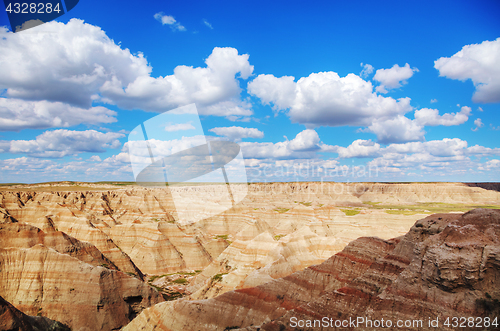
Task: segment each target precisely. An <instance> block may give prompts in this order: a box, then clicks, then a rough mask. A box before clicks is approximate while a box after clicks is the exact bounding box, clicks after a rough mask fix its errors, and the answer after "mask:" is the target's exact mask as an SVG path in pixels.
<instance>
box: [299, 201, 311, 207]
mask: <svg viewBox="0 0 500 331" xmlns="http://www.w3.org/2000/svg"><path fill="white" fill-rule="evenodd" d="M299 203H300V204H301V205H304V206H307V207H311V205H312V202H299Z"/></svg>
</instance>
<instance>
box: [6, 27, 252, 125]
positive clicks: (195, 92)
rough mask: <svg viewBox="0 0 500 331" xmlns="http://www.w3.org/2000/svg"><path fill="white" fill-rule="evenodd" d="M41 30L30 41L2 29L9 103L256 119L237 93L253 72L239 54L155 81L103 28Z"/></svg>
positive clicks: (219, 54) (214, 57)
mask: <svg viewBox="0 0 500 331" xmlns="http://www.w3.org/2000/svg"><path fill="white" fill-rule="evenodd" d="M165 19H166V20H167V21H168V18H165ZM38 29H40V32H41V33H37V34H30V33H25V34H24V33H12V32H8V31H7V29H6V28H3V27H1V28H0V68H2V70H0V90H1V89H5V90H6V91H5V96H7V97H9V98H17V99H23V100H29V101H40V100H45V101H49V102H62V103H67V104H70V105H72V106H74V107H79V108H85V109H90V107H91V106H92V103H93V102H105V103H109V104H114V105H117V106H118V107H120V108H122V109H141V110H145V111H155V112H164V111H167V110H171V109H173V108H177V107H180V106H183V105H187V104H191V103H196V104H197V106H198V107H199V111H200V113H201V114H210V115H212V114H214V115H217V116H238V119H240V120H241V117H242V116H249V115H251V114H253V112H252V110H251V107H249V106H248V103H245V102H243V101H241V100H240V93H241V88H240V86H239V79H240V78H241V79H248V77H250V76H251V75H252V72H253V66H252V65H250V63H249V61H248V58H249V56H248V54H238V51H237V50H236V49H234V48H229V47H226V48H217V47H216V48H214V49H213V51H212V54H210V56H208V58H207V59H206V60H205V63H206V67H191V66H185V65H179V66H177V67H176V68H175V69H174V74H173V75H167V76H159V77H156V78H155V77H151V72H152V67H151V66H150V65H149V64H148V63H147V60H146V59H145V57H144V56H143V55H142V54H141V53H138V54H132V53H131V52H130V51H129V50H128V49H123V48H122V47H121V46H120V45H118V44H116V43H115V42H114V41H113V40H112V39H110V38H109V37H108V36H107V35H106V33H105V32H104V31H103V30H102V29H101V28H99V27H97V26H94V25H91V24H87V23H84V22H83V21H82V20H78V19H72V20H70V21H69V22H68V23H66V24H64V23H59V22H55V21H52V22H49V23H46V24H43V25H41V26H40V27H38ZM42 32H51V33H42ZM40 36H43V38H41V37H40ZM94 111H95V110H94ZM233 112H236V114H234V113H233Z"/></svg>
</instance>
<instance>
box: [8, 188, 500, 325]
mask: <svg viewBox="0 0 500 331" xmlns="http://www.w3.org/2000/svg"><path fill="white" fill-rule="evenodd" d="M232 189H234V190H235V191H234V192H236V193H235V194H240V193H241V192H248V194H247V196H246V197H245V198H244V199H243V200H242V201H241V202H239V203H238V204H236V205H234V206H232V207H231V208H229V209H227V210H225V209H226V207H227V206H225V205H224V203H222V202H221V201H220V199H219V197H218V196H217V194H218V192H219V191H220V188H218V187H217V186H214V185H198V186H187V187H172V188H142V187H139V186H135V185H132V186H113V185H108V184H106V185H102V184H86V183H69V182H68V183H63V184H60V183H59V184H39V185H33V186H26V185H25V186H19V185H18V186H15V187H2V188H0V223H2V224H0V225H1V227H0V296H2V297H3V298H4V299H6V300H7V301H8V302H10V303H11V304H12V305H13V306H14V307H15V308H17V309H19V310H20V311H22V312H23V313H24V314H27V315H41V316H45V317H48V318H51V319H55V320H58V321H60V322H62V323H65V324H67V325H69V326H71V327H72V328H73V329H74V330H78V329H82V330H83V329H84V327H87V328H88V329H89V330H112V329H117V328H120V327H122V326H124V325H125V324H127V323H128V322H129V321H130V320H131V319H132V318H133V317H134V316H135V315H136V314H138V313H139V312H140V311H141V309H143V308H145V307H148V306H150V305H152V304H155V303H158V302H160V301H162V296H161V295H160V294H159V293H158V292H157V291H156V290H155V288H156V289H158V290H160V291H162V292H163V295H164V297H165V298H166V299H167V300H171V299H177V298H179V297H182V296H187V298H189V299H197V300H199V299H210V298H214V297H216V299H219V298H224V296H220V295H221V294H223V293H225V292H229V291H233V290H244V289H249V288H258V286H264V285H266V284H268V283H269V282H271V281H278V280H281V279H286V277H287V276H289V275H291V274H293V273H294V272H297V271H299V270H302V269H304V268H306V267H308V266H311V265H313V264H318V263H321V262H322V261H324V260H326V259H328V258H329V257H331V256H332V255H333V254H335V253H338V252H339V251H341V250H342V249H343V248H344V247H345V246H346V245H347V244H348V243H349V242H351V241H352V240H354V239H356V238H358V237H363V236H376V237H379V238H382V239H389V238H392V237H398V236H401V235H404V234H405V233H406V232H407V231H408V229H410V227H411V226H412V224H414V222H415V221H416V220H417V219H420V218H423V217H425V216H426V215H428V214H429V213H430V211H429V210H427V208H431V207H429V206H430V204H434V203H447V204H450V205H449V206H452V205H451V204H461V205H464V204H468V205H482V204H489V205H499V204H500V193H499V192H498V191H496V189H497V187H496V186H495V185H493V184H488V185H484V184H467V185H466V184H459V183H432V184H377V183H353V184H341V183H273V184H252V185H246V184H245V185H240V186H238V185H234V186H233V187H232ZM173 197H182V199H180V201H179V199H174V198H173ZM422 203H423V204H422ZM416 205H418V206H417V207H418V208H416V209H415V206H416ZM395 206H396V207H395ZM398 206H403V207H398ZM405 206H407V207H405ZM453 206H454V205H453ZM435 207H436V206H434V207H433V208H435ZM394 208H396V209H394ZM398 208H399V209H398ZM450 208H451V207H450ZM214 210H215V211H223V212H221V213H219V214H214V213H213V211H214ZM179 215H181V216H182V217H180V216H179ZM186 215H188V216H189V215H192V218H189V217H187V218H186ZM200 215H206V216H209V217H207V218H204V219H203V218H200ZM377 240H378V239H377ZM384 245H389V246H390V245H393V243H392V242H391V243H390V244H383V245H382V246H384ZM384 247H385V246H384ZM363 254H365V253H363ZM366 254H368V253H366ZM370 254H372V253H370ZM306 270H308V269H306ZM283 277H285V278H283ZM148 283H149V285H151V286H149V285H148ZM231 293H234V292H231ZM242 293H243V292H242ZM277 295H281V294H277ZM208 301H209V302H212V301H210V300H208ZM68 302H72V303H74V305H68V304H67V303H68ZM183 302H184V301H175V302H170V303H165V304H162V305H164V306H166V307H167V306H168V307H175V306H176V305H183V304H185V303H183ZM193 302H197V301H193ZM168 309H173V308H168ZM75 311H76V312H78V314H75ZM179 316H181V315H179ZM249 316H251V314H250V315H249ZM280 316H281V315H280ZM274 317H277V316H274V315H273V318H274ZM249 318H250V317H249ZM262 322H265V320H263V321H262ZM230 326H232V325H230Z"/></svg>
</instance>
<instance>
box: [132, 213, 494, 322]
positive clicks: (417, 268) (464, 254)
mask: <svg viewBox="0 0 500 331" xmlns="http://www.w3.org/2000/svg"><path fill="white" fill-rule="evenodd" d="M499 238H500V210H488V209H476V210H473V211H471V212H468V213H465V214H463V215H460V214H435V215H431V216H428V217H426V218H424V219H422V220H420V221H418V222H417V223H415V225H414V226H413V227H412V228H411V230H410V231H409V232H408V233H407V234H406V235H405V236H404V237H401V238H399V239H394V240H388V241H387V240H382V239H377V238H360V239H357V240H355V241H354V242H352V243H350V244H349V245H348V246H347V247H346V248H345V249H344V250H343V251H342V252H340V253H337V254H336V255H334V256H332V257H331V258H330V259H328V260H327V261H325V262H324V263H322V264H320V265H317V266H312V267H309V268H306V269H305V270H303V271H298V272H296V273H293V274H292V275H289V276H287V277H284V278H281V279H276V280H273V281H271V282H269V283H265V284H263V285H260V286H257V287H253V288H246V289H241V290H236V291H230V292H227V293H224V294H222V295H220V296H218V297H216V298H213V299H209V300H178V301H176V302H165V303H161V304H158V305H156V306H153V307H151V308H149V309H146V310H144V311H143V312H142V313H141V314H140V315H139V316H138V317H137V318H136V319H134V320H133V321H132V322H131V323H130V324H129V325H127V327H126V328H124V330H197V329H203V330H223V329H224V328H231V329H236V328H246V330H273V331H274V330H298V329H301V330H317V329H318V328H317V325H316V328H315V327H308V326H307V325H306V324H303V325H301V327H297V326H294V325H292V324H291V321H293V320H294V319H292V318H296V320H303V321H307V320H314V319H322V318H323V317H327V318H328V319H330V318H331V319H332V320H337V319H340V320H345V319H347V320H348V319H349V318H352V319H356V318H357V317H359V316H361V317H364V318H365V319H370V320H379V321H380V320H381V319H382V318H384V320H386V321H387V320H391V321H397V320H403V321H405V320H422V324H421V325H420V326H419V325H418V324H417V325H416V326H415V325H413V326H412V327H406V328H405V329H407V330H417V329H418V330H421V329H433V330H435V329H436V328H432V327H429V326H428V320H429V318H430V319H436V318H438V319H439V321H441V322H440V325H439V328H440V329H447V327H446V326H445V325H444V322H445V321H446V318H447V317H450V318H452V317H456V316H458V317H461V316H462V317H466V318H468V317H474V318H476V317H489V318H490V320H491V321H493V319H494V318H495V317H498V314H499V313H500V304H499V303H498V302H499V299H500V239H499ZM475 320H476V319H475ZM499 322H500V321H499ZM358 327H359V328H360V329H363V330H371V329H375V328H373V327H369V326H366V325H358ZM451 328H452V329H453V327H451ZM387 329H401V328H398V327H396V325H393V327H389V328H387ZM465 329H467V328H465ZM468 329H471V330H472V329H477V328H475V327H474V328H472V327H469V328H468ZM486 329H493V328H492V327H491V326H490V327H486Z"/></svg>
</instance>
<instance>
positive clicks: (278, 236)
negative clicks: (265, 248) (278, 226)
mask: <svg viewBox="0 0 500 331" xmlns="http://www.w3.org/2000/svg"><path fill="white" fill-rule="evenodd" d="M284 236H286V234H277V235H275V236H274V237H273V238H274V240H276V241H279V240H280V239H281V238H283V237H284Z"/></svg>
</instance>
